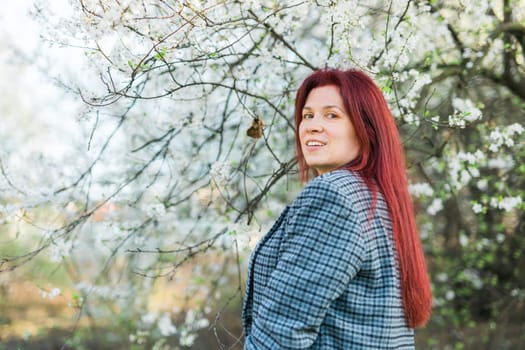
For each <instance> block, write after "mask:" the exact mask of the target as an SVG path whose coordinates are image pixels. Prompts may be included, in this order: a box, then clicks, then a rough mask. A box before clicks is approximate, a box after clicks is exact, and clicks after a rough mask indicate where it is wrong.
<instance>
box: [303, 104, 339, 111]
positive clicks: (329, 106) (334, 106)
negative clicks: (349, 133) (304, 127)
mask: <svg viewBox="0 0 525 350" xmlns="http://www.w3.org/2000/svg"><path fill="white" fill-rule="evenodd" d="M331 108H335V109H338V110H340V111H342V110H343V109H341V107H339V106H336V105H328V106H323V107H322V108H321V109H331ZM304 110H309V111H310V110H312V107H308V106H304V107H303V111H304Z"/></svg>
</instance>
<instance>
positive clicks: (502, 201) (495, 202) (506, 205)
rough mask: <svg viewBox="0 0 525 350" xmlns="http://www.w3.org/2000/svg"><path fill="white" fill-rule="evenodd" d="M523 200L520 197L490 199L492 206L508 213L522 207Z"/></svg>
mask: <svg viewBox="0 0 525 350" xmlns="http://www.w3.org/2000/svg"><path fill="white" fill-rule="evenodd" d="M522 203H523V200H522V198H521V197H520V196H515V197H498V198H496V197H492V198H491V199H490V206H491V207H493V208H497V209H503V210H504V211H506V212H510V211H512V210H513V209H514V208H516V207H517V206H519V205H521V204H522Z"/></svg>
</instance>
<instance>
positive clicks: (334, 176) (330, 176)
mask: <svg viewBox="0 0 525 350" xmlns="http://www.w3.org/2000/svg"><path fill="white" fill-rule="evenodd" d="M319 189H320V190H325V191H334V192H335V193H338V194H340V195H343V196H348V195H351V194H352V193H354V192H360V191H366V190H368V187H367V185H366V183H365V182H364V180H363V178H362V177H361V175H360V174H359V173H358V172H356V171H350V170H334V171H330V172H328V173H325V174H323V175H319V176H317V177H316V178H314V179H312V180H311V181H310V182H309V183H308V184H307V185H306V187H305V188H304V190H303V191H311V190H319Z"/></svg>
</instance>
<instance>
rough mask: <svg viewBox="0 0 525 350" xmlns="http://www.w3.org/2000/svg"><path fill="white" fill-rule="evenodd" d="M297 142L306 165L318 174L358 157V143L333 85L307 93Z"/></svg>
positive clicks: (336, 88)
mask: <svg viewBox="0 0 525 350" xmlns="http://www.w3.org/2000/svg"><path fill="white" fill-rule="evenodd" d="M299 139H300V142H301V150H302V152H303V155H304V159H305V161H306V164H308V166H309V167H311V168H313V169H315V170H316V171H317V172H318V173H319V175H321V174H324V173H327V172H329V171H332V170H335V169H338V168H340V167H341V166H343V165H345V164H347V163H349V162H350V161H351V160H353V159H354V158H356V157H357V156H358V154H359V142H358V140H357V137H356V134H355V130H354V126H353V125H352V121H351V120H350V117H349V116H348V113H347V112H346V110H345V107H344V105H343V99H342V98H341V94H340V91H339V88H338V87H337V86H335V85H327V86H322V87H318V88H315V89H312V91H310V93H309V94H308V97H307V99H306V103H305V104H304V107H303V111H302V120H301V123H300V124H299Z"/></svg>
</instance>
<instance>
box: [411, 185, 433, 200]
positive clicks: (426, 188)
mask: <svg viewBox="0 0 525 350" xmlns="http://www.w3.org/2000/svg"><path fill="white" fill-rule="evenodd" d="M408 191H409V192H410V194H411V195H412V196H414V197H421V196H426V197H432V196H433V195H434V189H433V188H432V187H431V186H430V184H428V183H426V182H420V183H415V184H410V185H408Z"/></svg>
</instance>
